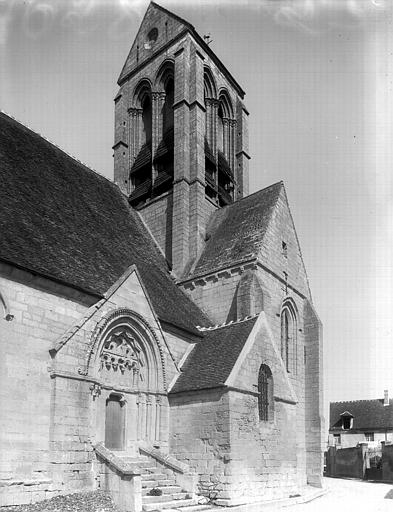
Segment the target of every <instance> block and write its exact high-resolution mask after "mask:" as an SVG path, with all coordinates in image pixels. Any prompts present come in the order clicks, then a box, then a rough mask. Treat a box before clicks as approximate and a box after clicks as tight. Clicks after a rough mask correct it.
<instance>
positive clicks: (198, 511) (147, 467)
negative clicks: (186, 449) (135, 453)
mask: <svg viewBox="0 0 393 512" xmlns="http://www.w3.org/2000/svg"><path fill="white" fill-rule="evenodd" d="M121 458H122V459H123V461H124V462H126V463H127V464H130V465H132V466H133V465H135V467H138V468H139V469H140V470H141V471H142V473H141V479H142V510H143V511H144V512H152V511H156V510H157V511H161V510H165V512H172V511H174V510H178V509H180V508H181V509H182V511H184V512H207V511H208V510H210V509H212V508H213V507H212V506H211V505H200V504H198V499H193V498H192V496H190V494H189V493H187V492H186V491H185V490H184V489H182V488H181V487H180V486H179V485H176V479H175V476H174V474H173V472H172V470H170V469H169V468H164V467H162V466H160V465H159V464H158V463H157V462H156V461H155V460H153V459H152V458H150V457H147V456H139V457H134V458H133V457H127V456H123V457H121ZM153 489H154V490H158V492H159V491H161V493H162V494H160V495H159V496H157V495H155V494H154V491H153V492H152V490H153Z"/></svg>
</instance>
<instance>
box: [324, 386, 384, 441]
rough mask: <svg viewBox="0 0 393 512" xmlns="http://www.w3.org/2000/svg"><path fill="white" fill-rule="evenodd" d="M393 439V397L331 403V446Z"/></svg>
mask: <svg viewBox="0 0 393 512" xmlns="http://www.w3.org/2000/svg"><path fill="white" fill-rule="evenodd" d="M381 441H385V442H393V400H392V399H389V395H388V391H385V393H384V398H383V399H375V400H354V401H350V402H330V420H329V445H330V446H333V445H334V446H336V447H337V448H350V447H353V446H357V445H358V444H359V443H369V445H370V444H379V443H380V442H381Z"/></svg>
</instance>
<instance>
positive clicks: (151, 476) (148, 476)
mask: <svg viewBox="0 0 393 512" xmlns="http://www.w3.org/2000/svg"><path fill="white" fill-rule="evenodd" d="M141 477H142V482H143V481H144V480H168V475H166V474H165V473H142V475H141Z"/></svg>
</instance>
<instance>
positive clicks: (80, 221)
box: [0, 113, 211, 334]
mask: <svg viewBox="0 0 393 512" xmlns="http://www.w3.org/2000/svg"><path fill="white" fill-rule="evenodd" d="M0 179H1V187H0V212H1V213H0V229H1V231H0V232H1V236H0V258H1V259H3V260H5V261H8V262H10V263H13V264H16V265H18V266H21V267H23V268H26V269H29V270H31V271H34V272H37V273H39V274H43V275H45V276H48V277H52V278H55V279H57V280H60V281H62V282H64V283H66V284H69V285H72V286H76V287H78V288H82V289H85V290H86V291H90V292H93V293H96V294H98V295H102V294H104V293H105V291H106V290H107V289H108V288H109V287H110V286H111V285H112V284H113V283H114V282H115V281H116V280H117V279H118V278H119V277H120V276H121V275H122V274H123V272H124V271H125V270H126V269H127V268H128V267H129V266H130V265H131V264H135V265H136V266H137V268H138V271H139V273H140V275H141V278H142V281H143V283H144V285H145V286H146V289H147V292H148V294H149V296H150V298H151V300H152V303H153V307H154V309H155V311H156V313H157V315H158V317H159V318H160V319H161V320H164V321H166V322H170V323H172V324H175V325H177V326H179V327H183V328H186V329H188V330H191V331H192V332H194V333H195V334H196V333H198V331H197V330H196V329H195V326H196V325H211V322H210V321H209V320H208V319H207V318H206V317H205V315H204V314H203V313H202V312H201V311H200V310H199V309H198V307H197V306H196V305H195V304H194V303H193V302H192V301H191V300H190V299H189V298H188V297H187V296H186V295H185V294H184V293H183V292H182V291H181V290H180V289H179V288H177V286H176V285H175V283H174V282H173V280H172V279H171V277H170V275H169V271H168V268H167V264H166V261H165V259H164V257H163V256H162V254H161V253H160V252H159V250H158V249H157V247H156V245H155V244H154V242H153V240H152V238H151V236H150V234H149V233H148V232H147V230H146V228H145V226H144V224H143V223H142V221H141V219H140V218H139V216H138V214H137V213H136V212H135V211H134V210H132V208H131V207H130V206H129V205H128V202H127V199H126V197H125V196H123V194H122V193H121V192H120V190H119V189H118V187H117V186H116V185H114V184H113V183H112V182H110V181H109V180H107V179H106V178H104V177H103V176H100V175H99V174H97V173H95V172H94V171H92V170H91V169H88V168H87V167H85V166H84V165H82V164H81V163H79V162H77V161H76V160H74V159H73V158H71V157H70V156H68V155H67V154H66V153H64V152H63V151H61V150H60V149H59V148H57V147H56V146H54V145H53V144H51V143H49V142H48V141H46V140H45V139H43V138H42V137H40V136H39V135H38V134H36V133H34V132H32V131H31V130H29V129H28V128H26V127H25V126H23V125H21V124H20V123H18V122H17V121H15V120H14V119H11V118H10V117H8V116H7V115H5V114H4V113H0Z"/></svg>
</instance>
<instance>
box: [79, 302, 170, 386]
mask: <svg viewBox="0 0 393 512" xmlns="http://www.w3.org/2000/svg"><path fill="white" fill-rule="evenodd" d="M112 326H113V329H112ZM141 342H142V345H143V343H145V344H146V347H143V346H142V345H141ZM148 346H149V347H150V349H151V351H152V353H155V354H157V364H160V363H161V365H160V366H161V368H159V370H160V371H161V372H162V380H163V387H164V389H166V375H165V363H164V361H165V359H164V353H163V349H162V346H161V343H160V340H159V339H158V337H157V335H156V333H155V332H154V330H153V329H152V328H151V327H150V325H149V324H148V322H147V321H146V320H145V319H144V318H143V317H142V316H141V315H139V314H138V313H136V312H135V311H132V310H130V309H127V308H121V309H116V310H114V311H111V312H109V313H108V314H106V315H105V316H104V317H103V318H102V319H101V320H100V321H99V322H98V323H97V325H96V328H95V329H94V331H93V332H92V335H91V338H90V343H89V346H88V350H87V353H86V362H85V365H84V366H82V367H80V368H79V370H78V372H79V374H81V375H88V374H89V373H90V372H91V367H92V360H93V359H94V360H96V361H97V356H98V351H100V353H99V368H98V371H99V372H100V371H101V372H102V371H104V370H105V371H107V372H119V373H120V374H123V375H125V374H131V377H132V379H131V381H132V383H133V384H134V385H136V384H137V382H141V383H142V382H144V381H145V380H146V372H147V370H148V361H147V360H146V350H145V349H147V348H148Z"/></svg>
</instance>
